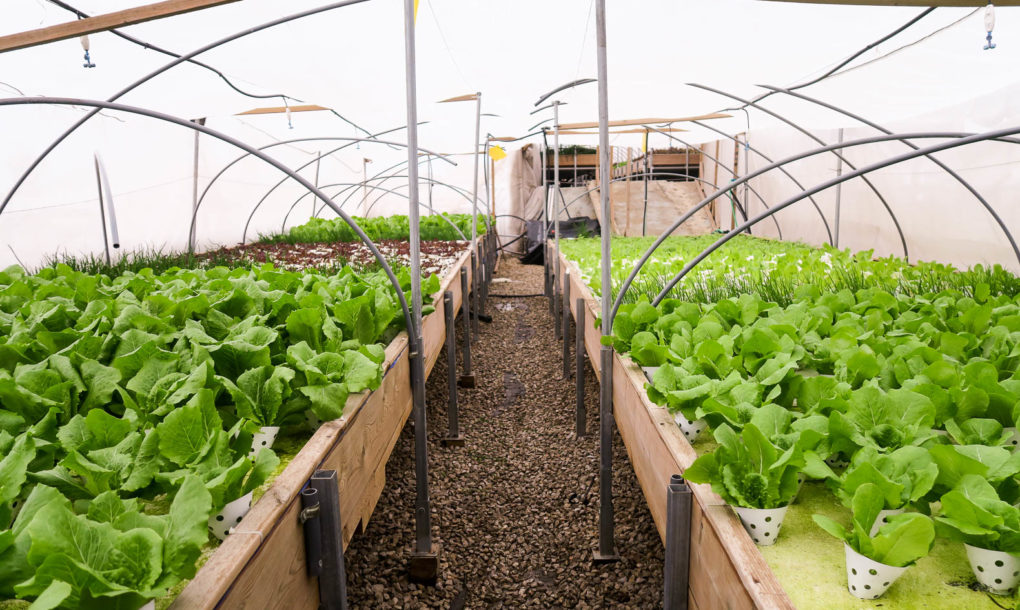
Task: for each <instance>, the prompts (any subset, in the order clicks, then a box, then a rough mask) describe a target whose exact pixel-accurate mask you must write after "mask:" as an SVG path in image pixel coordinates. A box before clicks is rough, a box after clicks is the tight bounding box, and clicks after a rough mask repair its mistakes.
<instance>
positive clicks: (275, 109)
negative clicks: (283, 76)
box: [235, 104, 329, 116]
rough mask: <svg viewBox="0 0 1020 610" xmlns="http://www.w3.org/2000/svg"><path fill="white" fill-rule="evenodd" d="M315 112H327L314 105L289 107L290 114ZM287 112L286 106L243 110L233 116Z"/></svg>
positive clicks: (324, 108)
mask: <svg viewBox="0 0 1020 610" xmlns="http://www.w3.org/2000/svg"><path fill="white" fill-rule="evenodd" d="M316 110H329V108H326V107H325V106H316V105H314V104H305V105H303V106H291V107H290V111H291V112H315V111H316ZM285 112H287V107H286V106H272V107H270V108H253V109H251V110H245V111H244V112H239V113H237V114H236V115H235V116H244V115H246V114H283V113H285Z"/></svg>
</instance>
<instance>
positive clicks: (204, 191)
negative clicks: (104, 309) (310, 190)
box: [188, 125, 407, 254]
mask: <svg viewBox="0 0 1020 610" xmlns="http://www.w3.org/2000/svg"><path fill="white" fill-rule="evenodd" d="M401 129H407V125H402V126H400V127H394V128H393V129H387V130H386V131H380V132H379V133H376V134H370V136H369V137H370V138H371V140H372V141H373V142H381V143H384V144H385V143H386V142H384V141H380V140H379V139H378V138H377V137H376V136H381V135H384V134H387V133H391V132H394V131H399V130H401ZM334 139H338V140H343V141H345V142H347V143H346V144H344V145H342V146H338V147H336V148H334V149H333V150H330V151H329V152H326V153H319V155H318V156H316V157H315V158H314V159H312V161H311V162H309V164H307V165H302V166H301V167H300V168H298V169H299V170H301V169H304V168H305V167H308V165H310V164H311V163H317V162H318V161H319V160H321V159H323V158H325V157H328V156H329V155H332V154H334V153H336V152H338V151H341V150H343V149H345V148H348V147H350V146H354V145H355V144H358V143H360V142H365V141H366V139H365V138H323V137H312V138H295V139H293V140H283V141H280V142H272V143H270V144H266V145H265V146H260V147H259V148H258V150H268V149H270V148H273V147H275V146H283V145H285V144H295V143H297V142H317V141H322V140H334ZM249 156H250V155H248V154H247V153H246V154H243V155H241V156H240V157H238V158H236V159H234V160H233V161H231V162H230V163H227V164H226V165H225V166H223V168H222V169H220V171H219V172H217V173H216V175H215V176H213V177H212V180H210V181H209V183H208V184H206V185H205V188H204V189H202V195H201V196H200V197H199V198H198V201H197V202H196V203H195V208H194V209H193V210H192V214H191V226H190V227H189V229H188V243H189V244H190V243H194V241H195V222H196V218H197V217H198V210H199V209H200V208H201V207H202V203H203V202H204V201H205V197H206V195H208V194H209V191H210V190H211V189H212V187H213V184H215V183H216V181H217V180H219V179H220V177H221V176H222V175H223V174H225V173H227V170H228V169H230V168H231V167H233V166H234V165H236V164H237V163H240V162H241V161H243V160H244V159H247V158H248V157H249ZM285 180H286V179H285ZM189 254H194V252H193V251H191V249H190V247H189Z"/></svg>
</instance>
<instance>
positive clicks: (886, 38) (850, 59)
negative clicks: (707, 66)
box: [721, 6, 937, 112]
mask: <svg viewBox="0 0 1020 610" xmlns="http://www.w3.org/2000/svg"><path fill="white" fill-rule="evenodd" d="M936 8H937V7H934V6H932V7H928V8H926V9H925V10H923V11H921V12H920V13H918V14H917V15H915V16H914V17H912V18H911V19H910V20H908V21H907V22H906V23H904V24H903V25H901V26H899V27H898V28H896V29H895V30H893V31H892V32H889V33H888V34H886V35H885V36H882V37H881V38H879V39H878V40H876V41H874V42H871V43H869V44H868V45H866V46H865V47H863V48H862V49H860V50H858V51H857V52H855V53H853V54H852V55H850V56H849V57H847V58H846V59H844V60H842V61H840V62H839V63H837V64H836V65H835V66H834V67H832V68H830V69H829V70H826V71H825V72H824V73H823V74H821V75H820V76H817V77H815V78H813V79H811V80H808V81H805V82H803V83H799V84H797V85H793V86H791V87H787V89H788V90H789V91H796V90H797V89H803V88H805V87H810V86H811V85H815V84H818V83H820V82H821V81H823V80H825V79H827V78H829V77H830V76H832V75H834V74H836V73H837V72H839V71H840V70H841V69H843V68H844V67H846V66H847V65H849V64H850V63H852V62H853V61H854V60H856V59H857V58H859V57H860V56H861V55H864V54H865V53H867V52H868V51H870V50H871V49H874V48H875V47H877V46H878V45H880V44H882V43H885V42H888V41H889V40H891V39H893V38H895V37H896V36H898V35H899V34H901V33H903V32H904V31H906V30H907V29H909V28H910V27H911V26H913V25H915V24H916V23H917V22H919V21H921V20H922V19H924V18H925V17H927V16H928V15H930V14H932V13H933V12H934V11H935V9H936ZM775 93H776V92H775V91H768V92H766V93H763V94H761V95H759V96H758V97H756V98H752V99H751V103H754V104H756V103H758V102H760V101H762V100H764V99H766V98H768V97H771V96H773V95H775ZM749 105H750V104H744V105H742V106H736V107H732V108H725V109H723V110H722V111H721V112H727V111H735V110H743V109H745V108H747V107H748V106H749Z"/></svg>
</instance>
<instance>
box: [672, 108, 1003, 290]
mask: <svg viewBox="0 0 1020 610" xmlns="http://www.w3.org/2000/svg"><path fill="white" fill-rule="evenodd" d="M1016 133H1020V127H1010V128H1006V129H998V130H995V131H988V132H985V133H979V134H975V135H972V136H969V137H965V138H959V139H957V140H953V141H951V142H943V143H941V144H934V145H932V146H928V147H926V148H918V149H916V150H912V151H910V152H908V153H903V154H902V155H897V156H895V157H890V158H888V159H885V160H883V161H879V162H877V163H872V164H871V165H867V166H865V167H862V168H860V169H856V170H854V171H852V172H849V173H847V174H844V175H842V176H836V177H835V178H832V179H830V180H827V181H825V182H823V183H821V184H819V185H817V186H814V187H812V188H810V189H808V190H807V191H805V192H803V193H800V194H799V195H795V196H793V197H790V198H789V199H787V200H786V201H783V202H782V203H780V204H779V205H777V206H776V207H775V209H772V210H769V211H767V212H762V213H761V214H759V215H757V216H755V217H754V218H752V219H751V220H748V221H746V222H744V223H743V224H742V225H741V226H740V227H738V228H740V229H743V228H746V227H749V226H751V225H753V224H755V223H757V222H760V221H762V220H764V219H765V218H766V217H768V216H771V215H772V214H775V213H776V212H778V211H780V210H783V209H785V208H788V207H789V206H791V205H793V204H795V203H797V202H798V201H800V200H802V199H804V198H805V197H807V195H808V194H814V193H818V192H820V191H824V190H825V189H827V188H831V187H833V186H836V185H837V184H842V183H843V182H846V181H847V180H852V179H854V178H856V177H858V176H863V175H864V174H867V173H870V172H873V171H876V170H880V169H883V168H886V167H889V166H890V165H896V164H898V163H903V162H904V161H910V160H912V159H916V158H918V157H925V156H928V155H930V154H932V153H937V152H941V151H944V150H950V149H953V148H959V147H960V146H966V145H968V144H974V143H976V142H984V141H987V140H994V139H996V138H1000V137H1003V136H1010V135H1013V134H1016ZM894 139H895V140H899V139H900V138H894ZM734 237H735V233H731V234H727V235H723V236H722V237H721V238H719V239H718V240H716V241H715V242H714V243H713V244H712V245H711V246H709V247H707V248H705V250H703V251H702V252H701V254H698V255H697V256H696V257H694V258H693V259H691V262H689V263H687V264H686V265H684V268H683V269H681V270H680V272H679V273H677V275H676V277H674V278H673V279H672V280H670V282H669V283H668V284H666V286H665V287H664V288H663V289H662V292H660V293H659V294H658V296H656V297H655V300H654V301H652V304H653V305H658V304H659V303H661V302H662V299H664V298H665V297H666V295H667V294H669V291H670V290H672V289H673V287H674V286H676V285H677V283H679V282H680V280H682V279H683V278H684V276H686V275H687V274H688V273H690V271H691V269H693V268H694V267H696V266H697V265H698V264H699V263H700V262H701V261H703V260H705V258H707V257H708V256H709V255H710V254H712V252H715V251H716V250H717V249H719V248H720V247H721V246H722V245H723V244H725V243H726V242H728V241H729V240H731V239H733V238H734Z"/></svg>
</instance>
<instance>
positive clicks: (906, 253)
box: [687, 83, 910, 262]
mask: <svg viewBox="0 0 1020 610" xmlns="http://www.w3.org/2000/svg"><path fill="white" fill-rule="evenodd" d="M687 84H688V85H689V86H691V87H696V88H698V89H704V90H705V91H711V92H712V93H715V94H718V95H721V96H723V97H728V98H730V99H732V100H735V101H738V102H740V103H741V104H746V105H747V106H750V107H752V108H756V109H758V110H760V111H762V112H764V113H765V114H767V115H769V116H771V117H774V118H776V119H779V120H780V121H782V122H784V123H786V124H787V125H789V126H790V127H793V128H794V129H796V130H797V131H799V132H800V133H802V134H804V135H805V136H807V137H809V138H811V139H812V140H814V141H815V142H816V143H818V144H820V145H822V146H825V144H826V143H825V141H824V140H822V139H821V138H819V137H818V136H816V135H815V134H813V133H811V132H810V131H808V130H807V129H804V128H803V127H801V126H800V125H798V124H796V123H794V122H793V121H791V120H790V119H788V118H786V117H784V116H781V115H779V114H778V113H776V112H773V111H772V110H769V109H768V108H765V107H763V106H760V105H758V104H757V103H755V102H752V101H750V100H745V99H744V98H741V97H737V96H736V95H733V94H732V93H726V92H725V91H720V90H719V89H713V88H712V87H708V86H706V85H699V84H697V83H687ZM832 154H834V155H836V158H837V159H840V160H842V161H843V163H846V165H847V167H849V168H850V169H851V170H853V169H856V168H857V166H856V165H854V164H853V163H851V162H850V161H848V160H847V159H846V157H844V156H843V155H842V154H841V153H838V152H836V151H832ZM861 180H863V181H864V184H867V185H868V188H870V189H871V191H872V192H873V193H875V196H876V197H878V200H879V201H880V202H882V206H883V207H884V208H885V211H886V212H888V213H889V217H890V218H891V219H892V221H893V224H894V225H895V226H896V232H897V233H898V234H899V236H900V244H901V245H902V246H903V258H904V259H905V260H906V261H907V262H909V261H910V253H909V251H908V250H907V238H906V237H905V236H904V235H903V228H902V227H900V221H899V219H898V218H896V213H895V212H893V211H892V208H891V207H889V203H888V202H887V201H886V200H885V197H883V196H882V193H880V192H879V191H878V188H876V187H875V185H874V184H872V183H871V181H870V180H868V178H867V176H861Z"/></svg>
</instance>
